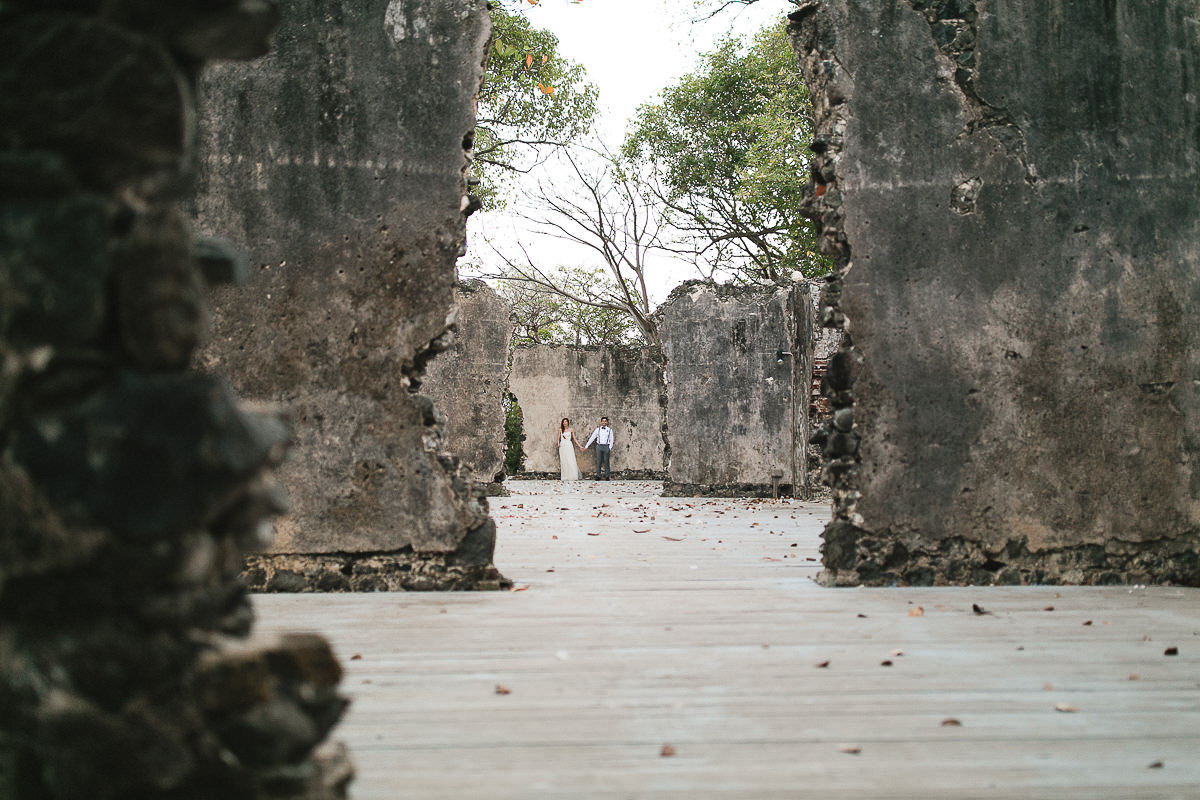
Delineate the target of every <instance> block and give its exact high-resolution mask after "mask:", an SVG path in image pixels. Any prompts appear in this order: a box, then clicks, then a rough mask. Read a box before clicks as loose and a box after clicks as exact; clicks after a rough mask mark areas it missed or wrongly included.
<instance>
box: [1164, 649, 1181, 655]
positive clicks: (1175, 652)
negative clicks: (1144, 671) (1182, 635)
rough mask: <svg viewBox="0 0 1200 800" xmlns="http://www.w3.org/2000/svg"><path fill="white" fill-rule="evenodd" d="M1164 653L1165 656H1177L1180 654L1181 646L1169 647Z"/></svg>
mask: <svg viewBox="0 0 1200 800" xmlns="http://www.w3.org/2000/svg"><path fill="white" fill-rule="evenodd" d="M1163 655H1164V656H1177V655H1179V648H1178V647H1168V648H1167V649H1166V650H1163Z"/></svg>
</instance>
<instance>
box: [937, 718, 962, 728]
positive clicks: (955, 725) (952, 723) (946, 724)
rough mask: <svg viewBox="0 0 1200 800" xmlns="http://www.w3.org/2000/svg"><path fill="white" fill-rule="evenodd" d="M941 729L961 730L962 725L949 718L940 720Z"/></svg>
mask: <svg viewBox="0 0 1200 800" xmlns="http://www.w3.org/2000/svg"><path fill="white" fill-rule="evenodd" d="M942 727H943V728H961V727H962V723H961V722H959V721H958V720H956V719H955V718H954V717H950V718H948V719H944V720H942Z"/></svg>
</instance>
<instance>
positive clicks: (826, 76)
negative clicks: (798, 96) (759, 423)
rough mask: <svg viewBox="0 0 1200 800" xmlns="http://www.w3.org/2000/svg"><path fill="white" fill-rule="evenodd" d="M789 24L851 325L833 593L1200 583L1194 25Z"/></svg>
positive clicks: (836, 466) (882, 7)
mask: <svg viewBox="0 0 1200 800" xmlns="http://www.w3.org/2000/svg"><path fill="white" fill-rule="evenodd" d="M791 20H792V33H793V37H794V42H795V45H796V49H797V52H798V54H799V56H800V60H801V63H802V65H803V68H804V71H805V73H806V75H807V79H808V80H809V82H810V86H811V87H812V89H813V91H814V99H815V105H816V108H815V114H816V122H817V135H816V137H815V139H814V144H813V149H814V151H815V153H816V158H815V160H814V164H813V181H814V191H813V201H812V204H811V206H810V207H809V208H808V209H807V213H808V214H809V215H810V216H811V217H812V218H813V219H815V220H816V221H817V222H818V224H819V225H820V229H821V231H822V237H823V245H822V247H823V249H824V251H825V252H827V253H829V254H831V255H833V256H834V257H835V258H836V259H837V260H838V262H839V265H840V267H841V269H840V270H839V272H838V273H837V274H835V275H834V276H831V278H830V280H829V281H828V282H827V284H826V286H825V288H824V291H823V308H822V312H821V316H822V323H823V324H824V325H826V326H829V327H835V328H844V329H845V330H846V331H847V332H848V336H847V339H846V343H845V344H846V346H845V347H844V348H843V350H842V351H841V352H839V353H838V354H837V355H835V357H834V358H833V359H832V360H831V362H830V365H829V370H828V374H827V377H826V387H827V389H828V393H829V395H830V399H831V400H832V402H833V405H834V407H835V409H836V412H835V416H834V420H833V424H832V426H831V427H830V428H829V429H828V430H826V431H825V432H824V433H822V434H820V435H819V438H820V439H822V440H823V442H824V448H825V452H826V455H827V456H828V457H829V458H830V459H831V462H830V463H829V465H828V467H827V468H826V478H827V480H828V481H829V482H830V483H831V484H832V486H833V488H834V494H835V503H834V517H835V519H834V521H833V522H832V523H831V525H830V526H829V527H828V528H827V529H826V532H825V544H824V560H825V567H826V571H825V575H824V578H825V580H826V581H827V582H828V583H831V584H837V585H855V584H859V583H869V584H890V583H901V584H905V583H911V584H942V583H991V582H999V583H1021V582H1041V583H1058V582H1069V583H1084V584H1105V583H1148V582H1162V583H1179V584H1188V585H1198V584H1200V503H1198V502H1197V498H1198V497H1200V471H1198V470H1197V467H1196V463H1197V454H1198V451H1200V342H1198V341H1197V336H1198V332H1200V213H1198V212H1200V195H1198V194H1197V192H1196V185H1197V165H1198V164H1200V99H1198V98H1197V94H1196V89H1195V87H1196V86H1198V85H1200V66H1198V65H1200V7H1198V6H1197V5H1196V4H1195V3H1193V2H1183V3H1181V2H1168V1H1167V0H1114V2H1110V3H1105V4H1103V7H1101V6H1100V4H1088V3H1069V2H1063V1H1062V0H1039V1H1038V2H1033V0H1023V1H1021V2H1015V1H1011V0H1010V1H1009V2H1000V1H999V0H975V1H974V2H972V0H936V2H930V0H904V1H903V2H901V1H899V0H820V2H817V0H804V2H803V3H801V7H800V8H799V9H798V10H797V11H796V12H795V13H793V14H792V16H791ZM896 53H904V54H905V58H903V59H898V58H896V57H895V54H896Z"/></svg>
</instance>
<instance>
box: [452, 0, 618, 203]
mask: <svg viewBox="0 0 1200 800" xmlns="http://www.w3.org/2000/svg"><path fill="white" fill-rule="evenodd" d="M492 25H493V33H492V44H491V49H490V51H489V53H488V63H487V71H486V72H485V74H484V81H483V88H482V89H481V90H480V93H479V112H478V118H477V120H476V128H475V146H474V151H475V164H476V175H475V177H476V178H477V179H478V180H479V181H480V185H479V187H478V189H477V190H476V191H475V193H476V195H478V196H479V198H480V199H481V200H482V201H483V203H484V206H485V207H489V206H490V207H495V206H498V205H502V204H503V202H504V195H505V193H506V188H507V184H508V183H509V181H510V179H511V178H512V177H513V176H514V175H516V174H519V173H526V172H529V171H530V170H531V169H533V168H534V167H535V166H537V165H538V164H539V163H541V161H542V160H543V159H544V158H545V157H546V154H547V153H549V152H552V151H553V150H554V149H555V148H559V147H563V146H566V145H568V144H570V143H571V142H574V141H576V140H577V139H578V138H579V137H581V136H582V135H583V134H585V133H586V132H587V131H588V130H590V129H591V127H592V124H593V122H594V121H595V118H596V97H597V91H596V87H595V86H594V85H592V84H591V83H589V82H588V81H587V77H586V73H585V71H584V68H583V67H582V66H581V65H579V64H576V63H575V62H573V61H570V60H568V59H566V58H564V57H563V56H562V54H561V53H559V49H558V37H557V36H555V35H554V34H553V33H550V32H549V31H546V30H542V29H540V28H536V27H534V26H533V25H531V24H530V22H529V20H528V19H527V18H526V17H525V16H524V15H523V14H522V13H521V12H520V11H518V10H516V9H515V7H514V9H513V10H509V9H506V8H505V7H504V6H501V5H496V6H494V7H493V9H492Z"/></svg>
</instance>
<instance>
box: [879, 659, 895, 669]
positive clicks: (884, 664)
mask: <svg viewBox="0 0 1200 800" xmlns="http://www.w3.org/2000/svg"><path fill="white" fill-rule="evenodd" d="M891 665H892V660H891V659H890V658H885V659H884V660H883V661H880V662H879V666H881V667H890V666H891Z"/></svg>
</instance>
